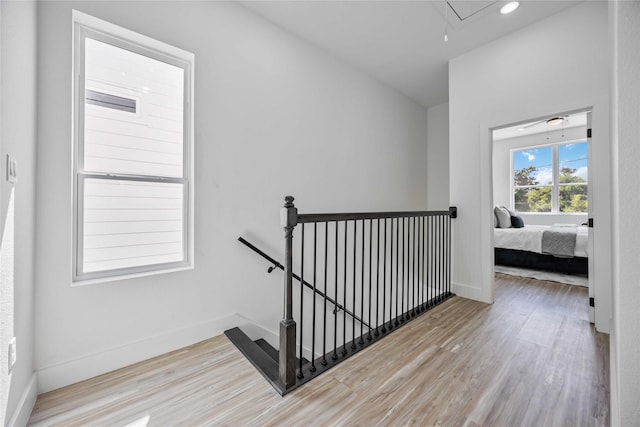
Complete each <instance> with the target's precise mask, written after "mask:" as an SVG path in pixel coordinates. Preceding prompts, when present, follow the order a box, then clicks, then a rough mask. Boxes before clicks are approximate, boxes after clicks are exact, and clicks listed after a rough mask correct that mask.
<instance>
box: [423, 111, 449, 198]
mask: <svg viewBox="0 0 640 427" xmlns="http://www.w3.org/2000/svg"><path fill="white" fill-rule="evenodd" d="M427 117H428V120H427V132H428V138H427V139H428V149H427V163H426V164H425V166H424V167H425V168H426V169H427V206H428V208H429V210H448V209H449V103H448V102H445V103H443V104H440V105H436V106H435V107H431V108H429V110H428V113H427Z"/></svg>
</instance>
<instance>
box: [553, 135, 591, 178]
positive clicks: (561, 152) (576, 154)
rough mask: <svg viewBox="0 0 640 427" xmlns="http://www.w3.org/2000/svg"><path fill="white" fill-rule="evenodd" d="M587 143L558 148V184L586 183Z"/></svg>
mask: <svg viewBox="0 0 640 427" xmlns="http://www.w3.org/2000/svg"><path fill="white" fill-rule="evenodd" d="M587 156H588V154H587V143H586V142H579V143H577V144H565V145H560V146H559V147H558V172H559V174H558V175H559V176H560V183H561V184H563V183H572V182H587V181H588V170H587V158H588V157H587Z"/></svg>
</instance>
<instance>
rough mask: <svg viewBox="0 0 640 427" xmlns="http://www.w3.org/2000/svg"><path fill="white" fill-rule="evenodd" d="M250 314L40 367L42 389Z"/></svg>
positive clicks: (190, 340) (218, 330) (216, 330)
mask: <svg viewBox="0 0 640 427" xmlns="http://www.w3.org/2000/svg"><path fill="white" fill-rule="evenodd" d="M247 320H248V319H247V318H246V317H244V316H242V315H239V314H237V313H232V314H228V315H226V316H222V317H219V318H217V319H213V320H208V321H205V322H201V323H195V324H192V325H189V326H186V327H182V328H176V329H173V330H170V331H166V332H163V333H161V334H157V335H153V336H150V337H146V338H143V339H141V340H137V341H134V342H129V343H126V344H123V345H121V346H118V347H113V348H109V349H105V350H103V351H100V352H97V353H93V354H87V355H84V356H80V357H78V358H76V359H73V360H67V361H63V362H60V363H57V364H54V365H50V366H46V367H42V368H40V369H38V392H39V393H45V392H47V391H51V390H55V389H58V388H60V387H64V386H67V385H70V384H74V383H77V382H79V381H83V380H86V379H89V378H93V377H96V376H98V375H102V374H105V373H107V372H111V371H113V370H116V369H120V368H123V367H125V366H128V365H131V364H134V363H138V362H141V361H143V360H147V359H150V358H152V357H156V356H158V355H161V354H165V353H168V352H171V351H174V350H178V349H181V348H184V347H187V346H189V345H192V344H195V343H198V342H200V341H203V340H206V339H209V338H212V337H215V336H218V335H220V334H222V333H223V332H224V331H225V330H227V329H230V328H233V327H235V326H237V325H242V324H244V323H246V322H247Z"/></svg>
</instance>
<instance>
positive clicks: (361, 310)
mask: <svg viewBox="0 0 640 427" xmlns="http://www.w3.org/2000/svg"><path fill="white" fill-rule="evenodd" d="M360 264H361V270H360V271H361V275H360V318H361V319H364V219H363V220H362V259H361V260H360ZM363 336H364V325H363V324H362V322H360V340H358V342H359V343H360V344H361V345H362V344H364V339H363V338H362V337H363Z"/></svg>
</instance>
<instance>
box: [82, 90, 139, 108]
mask: <svg viewBox="0 0 640 427" xmlns="http://www.w3.org/2000/svg"><path fill="white" fill-rule="evenodd" d="M85 102H86V103H87V104H92V105H98V106H100V107H105V108H113V109H114V110H121V111H126V112H128V113H135V112H136V100H135V99H129V98H124V97H122V96H116V95H110V94H108V93H102V92H98V91H95V90H89V89H87V90H85Z"/></svg>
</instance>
